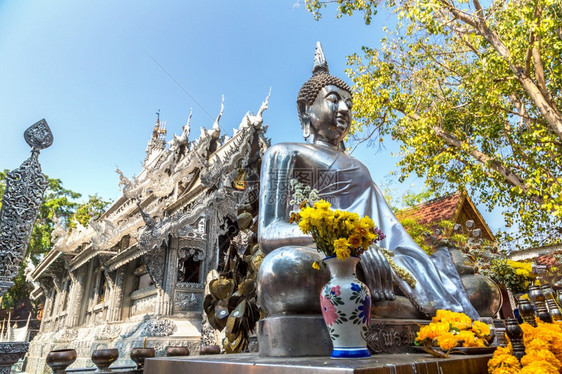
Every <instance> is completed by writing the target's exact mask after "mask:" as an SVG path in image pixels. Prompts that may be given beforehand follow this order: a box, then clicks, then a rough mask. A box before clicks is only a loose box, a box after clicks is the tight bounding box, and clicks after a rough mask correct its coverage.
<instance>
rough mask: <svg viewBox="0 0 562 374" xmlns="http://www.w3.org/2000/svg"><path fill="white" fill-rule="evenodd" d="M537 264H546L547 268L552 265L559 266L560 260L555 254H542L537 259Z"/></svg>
mask: <svg viewBox="0 0 562 374" xmlns="http://www.w3.org/2000/svg"><path fill="white" fill-rule="evenodd" d="M535 262H536V263H537V265H546V267H547V268H549V267H551V266H558V261H556V259H555V258H554V256H553V255H547V254H542V255H540V256H539V257H537V259H536V260H535Z"/></svg>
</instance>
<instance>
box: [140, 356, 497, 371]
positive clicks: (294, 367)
mask: <svg viewBox="0 0 562 374" xmlns="http://www.w3.org/2000/svg"><path fill="white" fill-rule="evenodd" d="M490 357H492V355H491V354H486V355H474V356H455V355H451V356H449V357H448V358H434V357H432V356H430V355H428V354H426V353H422V354H394V355H392V354H381V355H374V356H372V357H370V358H367V359H361V360H358V359H343V360H333V359H330V357H328V356H324V357H298V358H279V357H260V356H258V355H256V354H252V353H243V354H231V355H212V356H199V357H161V358H149V359H147V360H146V363H145V373H146V374H153V373H154V374H156V373H158V374H177V373H182V374H200V373H206V374H219V373H228V374H250V373H251V374H315V373H333V374H337V373H342V374H343V373H346V374H350V373H363V374H389V373H400V374H414V373H424V374H442V373H455V374H474V373H487V372H488V368H487V363H488V360H489V359H490Z"/></svg>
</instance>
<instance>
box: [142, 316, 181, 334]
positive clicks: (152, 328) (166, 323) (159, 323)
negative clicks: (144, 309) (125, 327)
mask: <svg viewBox="0 0 562 374" xmlns="http://www.w3.org/2000/svg"><path fill="white" fill-rule="evenodd" d="M176 330H177V326H176V324H175V323H174V322H173V321H171V320H169V319H166V318H160V319H156V320H150V321H148V322H147V323H146V325H145V326H144V330H143V332H142V334H141V336H168V335H172V334H173V333H174V331H176Z"/></svg>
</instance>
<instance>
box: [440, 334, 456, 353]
mask: <svg viewBox="0 0 562 374" xmlns="http://www.w3.org/2000/svg"><path fill="white" fill-rule="evenodd" d="M437 344H438V345H439V347H441V349H443V350H444V351H448V350H450V349H452V348H455V347H456V346H457V344H458V341H457V337H456V336H455V335H453V334H452V333H450V332H448V333H445V334H443V335H440V336H438V337H437Z"/></svg>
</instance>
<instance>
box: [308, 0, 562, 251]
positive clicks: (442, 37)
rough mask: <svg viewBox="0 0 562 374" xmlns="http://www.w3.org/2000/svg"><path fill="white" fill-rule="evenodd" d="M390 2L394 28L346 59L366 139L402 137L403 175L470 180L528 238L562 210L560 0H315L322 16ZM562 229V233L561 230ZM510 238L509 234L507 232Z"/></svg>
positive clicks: (472, 189)
mask: <svg viewBox="0 0 562 374" xmlns="http://www.w3.org/2000/svg"><path fill="white" fill-rule="evenodd" d="M327 3H336V6H337V7H338V11H339V13H338V16H342V15H352V14H353V13H355V12H360V13H362V14H363V16H364V21H365V22H366V23H367V24H369V23H370V22H371V20H372V17H373V15H374V14H376V12H377V10H378V9H379V8H380V7H383V6H386V8H387V9H389V10H390V11H391V12H393V13H394V14H395V15H396V20H397V22H396V27H395V28H393V30H388V29H386V28H385V31H386V33H387V35H386V36H385V37H384V38H383V39H382V40H381V47H380V48H378V49H374V48H371V47H369V46H365V47H363V53H361V54H354V55H352V56H349V57H348V63H349V65H350V69H348V71H347V72H348V74H349V76H350V78H351V79H352V80H353V82H354V91H355V92H354V93H355V96H354V112H355V113H354V114H355V118H356V120H355V123H354V124H353V128H352V130H353V131H354V132H355V135H356V136H358V134H360V133H361V132H362V131H365V130H366V129H369V133H373V134H378V135H380V136H384V135H391V136H392V137H393V138H394V139H396V140H399V141H400V142H401V143H402V146H401V155H402V159H401V161H400V162H399V166H400V167H401V177H402V179H405V178H407V177H408V176H409V175H410V174H412V173H414V174H417V175H418V176H420V177H424V178H426V183H427V184H428V185H429V186H430V187H431V189H435V190H437V191H443V190H446V189H448V188H454V189H458V188H466V189H467V190H468V191H469V193H470V194H471V195H473V196H478V197H479V199H480V200H481V201H482V202H483V203H484V204H486V206H487V207H488V209H490V210H492V209H494V208H495V207H496V206H501V207H503V208H504V209H505V213H504V214H505V220H506V224H507V225H511V224H518V227H519V230H520V232H521V233H522V234H523V236H524V237H525V238H526V239H527V244H536V243H534V240H533V239H536V238H537V235H536V234H537V233H539V232H541V231H544V230H548V228H549V227H554V228H557V227H560V223H562V222H561V217H562V183H561V182H562V157H560V155H561V154H562V113H561V111H560V108H561V105H562V95H561V88H562V2H561V1H560V0H495V1H492V2H485V3H484V4H481V3H480V1H479V0H402V1H395V0H379V1H365V0H335V1H320V0H308V1H307V6H308V9H309V10H310V11H312V12H313V13H314V15H315V16H316V17H317V18H318V17H320V11H321V8H322V7H323V6H326V5H327ZM551 235H552V237H557V238H558V237H560V235H559V232H554V233H551ZM507 239H509V238H507Z"/></svg>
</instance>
